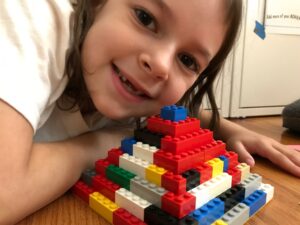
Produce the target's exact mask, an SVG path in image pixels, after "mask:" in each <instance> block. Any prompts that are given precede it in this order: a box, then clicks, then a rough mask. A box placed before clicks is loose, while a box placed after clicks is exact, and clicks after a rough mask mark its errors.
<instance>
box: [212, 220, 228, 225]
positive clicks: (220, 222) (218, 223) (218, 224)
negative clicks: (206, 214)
mask: <svg viewBox="0 0 300 225" xmlns="http://www.w3.org/2000/svg"><path fill="white" fill-rule="evenodd" d="M211 225H228V224H227V223H225V222H224V221H223V220H216V221H215V222H213V223H212V224H211Z"/></svg>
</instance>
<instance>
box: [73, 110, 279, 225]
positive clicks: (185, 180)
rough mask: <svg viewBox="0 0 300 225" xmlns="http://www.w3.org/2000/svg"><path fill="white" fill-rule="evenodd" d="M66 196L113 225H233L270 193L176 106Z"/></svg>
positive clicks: (110, 155)
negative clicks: (82, 202)
mask: <svg viewBox="0 0 300 225" xmlns="http://www.w3.org/2000/svg"><path fill="white" fill-rule="evenodd" d="M72 190H73V192H74V193H75V194H76V195H77V196H79V197H80V198H81V199H83V200H84V201H85V202H87V203H89V205H90V207H91V208H92V209H93V210H94V211H96V212H97V213H98V214H100V215H101V216H102V217H103V218H105V219H106V220H107V221H108V222H109V223H111V224H115V225H133V224H134V225H142V224H149V225H167V224H168V225H175V224H176V225H196V224H204V225H205V224H237V225H239V224H243V223H245V221H247V220H248V219H249V218H250V216H252V215H254V214H255V213H256V212H257V211H258V210H259V209H260V208H261V207H262V206H264V205H265V204H266V203H268V202H269V201H270V199H272V198H273V193H274V188H273V187H272V186H271V185H268V184H263V183H262V177H261V176H259V175H258V174H251V173H250V167H249V166H248V165H247V164H245V163H239V162H238V157H237V154H236V153H234V152H231V151H227V150H226V145H225V143H223V142H221V141H215V140H214V139H213V133H212V132H211V131H209V130H205V129H201V128H200V121H199V120H197V119H194V118H189V117H187V111H186V109H184V108H183V107H180V106H179V107H178V106H167V107H164V108H163V109H162V110H161V114H160V116H153V117H150V118H149V119H148V120H147V127H146V128H142V129H138V130H135V131H134V137H130V138H125V139H124V140H122V142H121V147H120V148H114V149H111V150H110V151H108V154H107V158H106V159H100V160H98V161H97V162H95V170H87V171H85V172H84V173H83V174H82V177H81V180H80V181H78V182H77V183H76V184H75V185H74V186H73V188H72Z"/></svg>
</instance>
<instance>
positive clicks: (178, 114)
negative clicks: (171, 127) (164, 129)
mask: <svg viewBox="0 0 300 225" xmlns="http://www.w3.org/2000/svg"><path fill="white" fill-rule="evenodd" d="M160 117H161V118H163V119H164V120H171V121H174V122H177V121H180V120H185V119H186V118H187V110H186V108H184V107H183V106H176V105H171V106H165V107H163V108H162V109H161V110H160Z"/></svg>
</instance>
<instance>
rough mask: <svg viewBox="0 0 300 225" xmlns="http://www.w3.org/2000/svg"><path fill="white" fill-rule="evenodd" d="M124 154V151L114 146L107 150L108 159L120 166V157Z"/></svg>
mask: <svg viewBox="0 0 300 225" xmlns="http://www.w3.org/2000/svg"><path fill="white" fill-rule="evenodd" d="M120 155H123V151H122V150H121V149H120V148H113V149H111V150H109V151H108V152H107V160H108V161H109V162H110V163H111V164H114V165H116V166H119V157H120Z"/></svg>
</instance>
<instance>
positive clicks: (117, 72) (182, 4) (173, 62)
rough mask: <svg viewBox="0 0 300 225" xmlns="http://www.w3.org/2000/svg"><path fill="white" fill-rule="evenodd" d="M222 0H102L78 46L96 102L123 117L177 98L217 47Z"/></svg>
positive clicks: (222, 23) (221, 26)
mask: <svg viewBox="0 0 300 225" xmlns="http://www.w3.org/2000/svg"><path fill="white" fill-rule="evenodd" d="M224 2H225V1H224V0H209V1H207V0H188V1H181V0H122V1H120V0H107V1H106V3H105V4H104V5H103V6H102V7H101V8H100V7H99V8H98V9H96V10H97V11H96V18H95V21H94V23H93V25H92V27H91V28H90V30H89V32H88V34H87V36H86V39H85V41H84V44H83V49H82V63H83V68H84V79H85V82H86V86H87V88H88V91H89V94H90V96H91V98H92V100H93V102H94V104H95V107H96V108H97V109H98V110H99V111H100V112H101V113H103V114H104V115H105V116H107V117H109V118H112V119H122V118H127V117H130V116H147V115H152V114H156V113H158V112H159V110H160V108H161V107H162V106H165V105H170V104H174V103H176V102H177V101H178V100H179V99H180V98H181V97H182V96H183V94H184V93H185V92H186V91H187V90H188V89H189V88H190V87H191V85H192V84H193V83H194V82H195V80H196V79H197V77H198V76H199V74H200V73H201V72H202V71H203V70H204V69H205V68H206V67H207V65H208V64H209V62H210V60H211V59H212V58H213V57H214V55H215V54H216V53H217V51H218V50H219V48H220V47H221V44H222V41H223V39H224V35H225V32H226V26H225V12H224V11H225V10H224V9H225V5H224V4H225V3H224Z"/></svg>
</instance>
